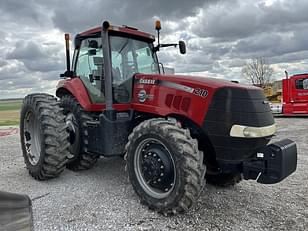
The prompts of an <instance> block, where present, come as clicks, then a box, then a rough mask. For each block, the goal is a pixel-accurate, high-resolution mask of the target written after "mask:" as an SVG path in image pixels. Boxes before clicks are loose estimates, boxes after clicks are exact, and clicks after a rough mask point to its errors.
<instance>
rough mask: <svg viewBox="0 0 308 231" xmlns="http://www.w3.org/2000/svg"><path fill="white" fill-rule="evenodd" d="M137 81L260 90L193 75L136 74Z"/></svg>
mask: <svg viewBox="0 0 308 231" xmlns="http://www.w3.org/2000/svg"><path fill="white" fill-rule="evenodd" d="M136 79H155V80H159V81H168V82H174V83H179V84H183V85H185V86H189V87H196V86H199V87H206V88H211V89H213V90H215V89H218V88H223V87H228V88H242V89H251V90H260V88H258V87H254V86H249V85H243V84H238V83H233V82H231V81H228V80H223V79H216V78H209V77H203V76H191V75H154V74H136Z"/></svg>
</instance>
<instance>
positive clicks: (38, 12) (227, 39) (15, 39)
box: [0, 0, 308, 98]
mask: <svg viewBox="0 0 308 231" xmlns="http://www.w3.org/2000/svg"><path fill="white" fill-rule="evenodd" d="M307 9H308V2H307V1H306V0H297V1H296V0H289V1H287V0H272V1H265V0H257V1H254V0H247V1H239V0H235V1H227V0H210V1H203V0H195V1H183V0H178V1H176V0H171V1H162V0H157V1H141V0H131V1H120V0H104V1H100V0H89V1H81V0H75V1H69V0H51V1H39V0H29V1H19V0H2V1H1V2H0V20H1V27H0V33H1V37H0V97H1V98H5V97H11V96H18V95H19V96H23V95H24V94H28V93H30V92H35V91H40V92H42V91H46V92H54V91H55V84H56V81H57V79H58V76H59V73H62V72H63V71H64V69H65V53H64V41H63V33H64V32H69V33H72V34H76V33H79V32H81V31H84V30H86V29H88V28H91V27H94V26H98V25H100V24H101V23H102V20H109V21H110V22H111V23H112V24H115V25H122V24H127V25H130V26H134V27H137V28H139V29H141V30H144V31H147V32H150V33H155V31H154V21H155V20H156V19H161V21H162V30H161V41H162V42H165V43H170V42H176V41H178V40H184V41H185V42H186V44H187V54H186V55H180V54H179V52H178V49H175V48H165V49H161V51H160V52H159V54H158V56H159V58H160V61H161V62H162V63H164V65H165V66H170V67H174V68H175V71H176V72H177V73H185V74H195V75H204V76H211V77H216V78H224V79H236V80H240V81H241V82H245V81H246V80H245V79H243V77H242V76H241V68H242V66H243V64H244V63H245V62H246V61H247V59H250V58H253V57H265V58H266V59H267V60H268V61H269V62H270V63H271V65H273V67H274V70H275V73H274V75H275V76H277V78H282V76H283V71H284V69H288V70H290V72H299V71H303V72H304V71H305V70H306V71H307V69H308V68H307V64H308V59H307V57H308V56H307V55H308V43H307V42H306V41H307V34H308V29H307V28H308V14H307V13H306V11H307ZM281 73H282V74H281Z"/></svg>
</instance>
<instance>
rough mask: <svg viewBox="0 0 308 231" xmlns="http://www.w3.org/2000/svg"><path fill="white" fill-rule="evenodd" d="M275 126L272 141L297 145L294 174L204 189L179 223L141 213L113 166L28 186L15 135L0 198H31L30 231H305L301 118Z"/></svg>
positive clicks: (4, 152)
mask: <svg viewBox="0 0 308 231" xmlns="http://www.w3.org/2000/svg"><path fill="white" fill-rule="evenodd" d="M276 122H277V124H278V132H277V137H276V138H275V139H282V138H287V137H288V138H290V139H293V140H295V141H296V142H297V146H298V166H297V171H296V172H295V173H294V174H292V175H291V176H290V177H288V178H287V179H286V180H284V181H283V182H281V183H278V184H276V185H261V184H258V183H256V182H254V181H242V182H241V183H239V184H238V185H236V186H235V187H232V188H229V189H222V188H216V187H213V186H206V188H205V190H204V191H203V193H202V195H201V197H200V198H199V200H198V202H197V203H196V205H195V206H194V207H193V208H192V209H191V210H190V211H189V212H188V213H186V214H184V215H177V216H172V217H164V216H162V215H159V214H157V213H155V212H152V211H150V210H148V209H147V207H145V206H143V205H141V204H140V203H139V199H138V197H137V196H136V194H135V193H134V191H133V189H132V187H131V185H130V184H129V182H128V180H127V175H126V174H125V170H124V161H123V160H122V159H119V158H112V159H100V160H99V162H98V164H97V165H96V166H95V167H94V168H93V169H91V170H88V171H84V172H78V173H77V172H72V171H69V170H66V171H64V173H63V174H62V175H61V176H60V177H59V178H57V179H53V180H49V181H46V182H38V181H35V180H34V179H32V178H31V177H30V176H29V175H28V173H27V171H26V169H25V164H24V162H23V158H22V154H21V150H20V143H19V136H18V135H11V136H5V137H1V138H0V174H1V176H0V190H2V191H10V192H16V193H24V194H28V195H29V196H30V197H31V198H32V201H33V212H34V222H35V230H305V229H306V230H308V118H277V119H276Z"/></svg>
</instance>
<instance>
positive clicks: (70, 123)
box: [66, 113, 79, 159]
mask: <svg viewBox="0 0 308 231" xmlns="http://www.w3.org/2000/svg"><path fill="white" fill-rule="evenodd" d="M66 125H67V131H68V133H69V142H70V147H69V151H70V154H71V155H70V156H68V159H73V158H75V157H76V153H77V151H78V145H79V144H78V142H79V141H78V137H77V136H78V135H79V131H78V127H77V121H76V118H75V116H74V114H73V113H68V114H67V116H66Z"/></svg>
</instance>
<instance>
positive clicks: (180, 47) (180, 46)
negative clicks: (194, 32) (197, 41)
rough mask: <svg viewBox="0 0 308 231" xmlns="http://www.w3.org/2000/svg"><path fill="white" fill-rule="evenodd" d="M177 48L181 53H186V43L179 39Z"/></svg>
mask: <svg viewBox="0 0 308 231" xmlns="http://www.w3.org/2000/svg"><path fill="white" fill-rule="evenodd" d="M179 49H180V53H181V54H186V45H185V42H184V41H179Z"/></svg>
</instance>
